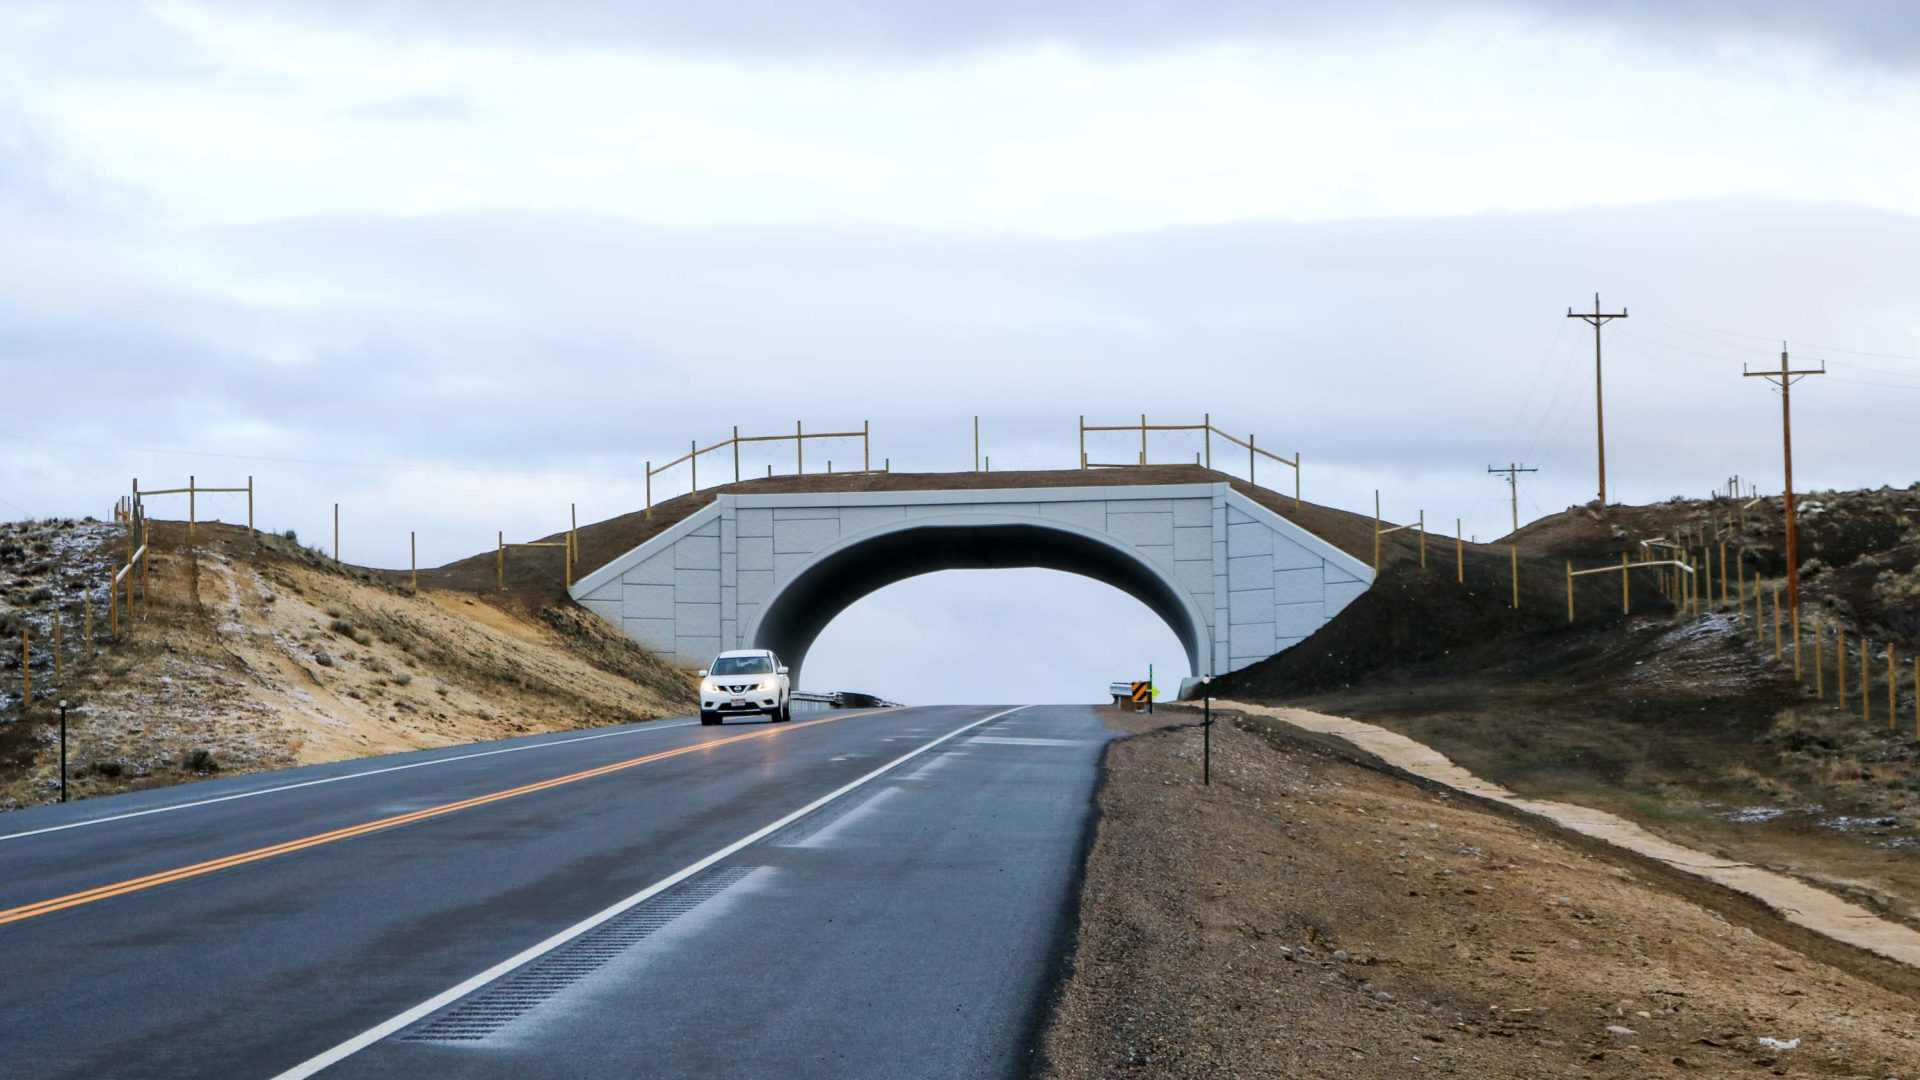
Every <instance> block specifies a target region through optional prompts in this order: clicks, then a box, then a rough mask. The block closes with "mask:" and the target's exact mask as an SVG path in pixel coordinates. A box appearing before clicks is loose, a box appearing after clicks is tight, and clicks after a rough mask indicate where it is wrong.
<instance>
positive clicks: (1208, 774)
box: [1200, 693, 1213, 787]
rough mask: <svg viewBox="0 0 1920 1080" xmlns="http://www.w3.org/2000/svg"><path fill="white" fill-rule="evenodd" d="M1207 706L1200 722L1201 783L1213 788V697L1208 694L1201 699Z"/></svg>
mask: <svg viewBox="0 0 1920 1080" xmlns="http://www.w3.org/2000/svg"><path fill="white" fill-rule="evenodd" d="M1201 700H1202V701H1204V702H1205V703H1206V704H1205V711H1204V713H1203V717H1204V719H1202V720H1201V721H1200V782H1201V783H1202V784H1204V785H1206V786H1207V787H1212V786H1213V695H1212V694H1211V693H1209V694H1207V695H1206V697H1204V698H1202V699H1201Z"/></svg>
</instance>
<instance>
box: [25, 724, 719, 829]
mask: <svg viewBox="0 0 1920 1080" xmlns="http://www.w3.org/2000/svg"><path fill="white" fill-rule="evenodd" d="M692 726H693V721H691V720H687V721H684V722H682V723H678V724H662V723H660V722H659V721H657V720H655V721H648V722H646V723H642V724H638V725H636V726H634V727H631V728H628V729H627V730H625V731H602V732H600V733H598V734H595V735H579V736H575V737H574V738H570V739H550V740H548V741H547V742H537V743H525V744H522V745H520V746H505V747H501V748H500V749H498V750H481V751H479V752H477V753H472V754H458V755H454V756H451V757H442V758H434V759H433V760H432V761H414V762H409V763H408V764H405V765H389V766H387V767H386V768H383V769H368V770H366V771H364V772H350V773H343V774H341V775H339V776H323V777H321V778H320V779H318V780H302V781H300V782H299V783H297V784H281V785H279V786H278V787H269V788H260V789H259V790H257V791H240V792H235V793H234V794H232V795H219V796H216V797H214V798H211V799H197V800H195V801H193V802H184V803H174V804H173V805H171V806H155V807H150V808H148V809H146V810H132V811H129V812H127V813H124V814H113V815H110V816H108V817H97V818H88V819H87V820H85V821H69V822H67V823H66V824H65V825H49V826H47V827H46V828H43V829H29V830H27V831H26V832H17V833H5V834H0V842H5V841H7V840H19V839H22V838H24V837H28V836H40V835H43V834H45V833H56V832H65V831H66V830H68V829H81V828H85V827H86V826H88V825H105V824H107V823H109V822H114V821H126V820H127V819H129V818H137V817H146V816H147V815H149V814H165V813H169V812H171V811H174V810H191V809H193V808H194V807H196V806H212V805H213V804H214V803H223V802H232V801H234V800H235V799H251V798H253V797H254V796H256V795H272V794H275V793H277V792H282V791H293V790H296V789H298V788H309V787H317V786H319V785H321V784H337V783H339V782H340V781H342V780H359V779H363V778H365V777H369V776H380V775H382V774H384V773H395V772H405V771H407V770H408V769H424V768H426V767H427V766H429V765H449V764H452V763H453V762H456V761H472V760H473V759H474V758H483V757H493V756H494V755H495V754H516V753H519V752H520V751H522V750H540V749H544V748H546V747H549V746H566V745H567V744H569V743H579V742H591V741H593V740H594V739H611V738H615V737H617V736H620V735H639V734H641V733H642V732H648V731H666V730H669V729H672V728H683V727H692Z"/></svg>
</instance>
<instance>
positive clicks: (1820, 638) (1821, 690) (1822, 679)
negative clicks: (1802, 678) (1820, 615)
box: [1813, 619, 1827, 701]
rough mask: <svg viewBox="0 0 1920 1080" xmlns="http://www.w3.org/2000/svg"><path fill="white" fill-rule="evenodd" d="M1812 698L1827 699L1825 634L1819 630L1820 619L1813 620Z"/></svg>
mask: <svg viewBox="0 0 1920 1080" xmlns="http://www.w3.org/2000/svg"><path fill="white" fill-rule="evenodd" d="M1813 699H1814V700H1815V701H1825V700H1827V657H1826V635H1825V634H1822V633H1821V632H1820V620H1819V619H1815V620H1813Z"/></svg>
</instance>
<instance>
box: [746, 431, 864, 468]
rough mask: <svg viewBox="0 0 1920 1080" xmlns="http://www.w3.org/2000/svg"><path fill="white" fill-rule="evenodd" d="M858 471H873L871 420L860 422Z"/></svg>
mask: <svg viewBox="0 0 1920 1080" xmlns="http://www.w3.org/2000/svg"><path fill="white" fill-rule="evenodd" d="M735 471H736V472H737V471H739V470H738V469H736V470H735ZM860 471H861V472H863V473H868V472H872V471H873V421H871V420H862V421H860Z"/></svg>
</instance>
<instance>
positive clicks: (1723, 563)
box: [1720, 540, 1726, 607]
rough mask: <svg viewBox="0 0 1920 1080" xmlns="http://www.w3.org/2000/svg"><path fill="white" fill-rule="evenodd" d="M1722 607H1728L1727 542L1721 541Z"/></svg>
mask: <svg viewBox="0 0 1920 1080" xmlns="http://www.w3.org/2000/svg"><path fill="white" fill-rule="evenodd" d="M1720 607H1726V540H1720Z"/></svg>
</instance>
